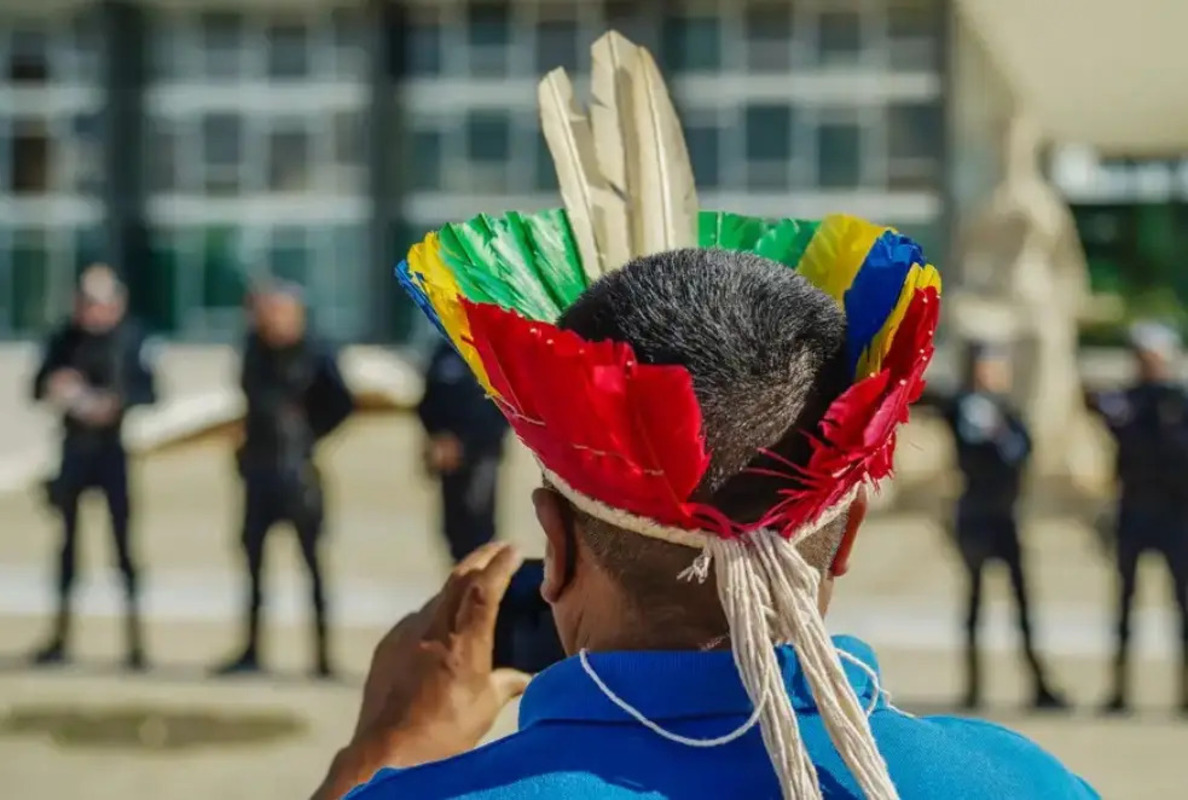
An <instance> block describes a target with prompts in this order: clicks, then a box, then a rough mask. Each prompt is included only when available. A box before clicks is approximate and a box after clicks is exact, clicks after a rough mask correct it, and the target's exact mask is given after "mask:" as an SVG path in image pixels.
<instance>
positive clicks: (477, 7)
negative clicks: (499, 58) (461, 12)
mask: <svg viewBox="0 0 1188 800" xmlns="http://www.w3.org/2000/svg"><path fill="white" fill-rule="evenodd" d="M466 18H467V31H468V33H469V37H468V39H469V43H470V46H471V47H499V48H506V47H508V46H510V44H511V6H510V4H509V3H508V2H507V0H502V2H501V1H500V0H471V2H470V4H469V8H468V9H467V15H466Z"/></svg>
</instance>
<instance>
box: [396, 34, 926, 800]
mask: <svg viewBox="0 0 1188 800" xmlns="http://www.w3.org/2000/svg"><path fill="white" fill-rule="evenodd" d="M592 53H593V75H592V78H593V88H594V91H593V102H592V105H591V110H590V113H589V114H588V115H587V114H585V113H583V112H582V110H581V109H579V108H578V106H577V104H576V101H575V99H574V91H573V86H572V84H571V83H570V81H569V78H568V77H567V76H566V74H565V72H564V71H563V70H555V71H553V72H551V73H549V75H547V76H546V77H545V78H544V80H543V81H542V82H541V84H540V93H539V95H540V106H541V117H542V127H543V129H544V133H545V137H546V139H547V140H548V144H549V148H550V150H551V152H552V155H553V158H554V161H555V163H556V168H557V174H558V176H559V178H560V185H561V195H562V198H563V200H564V204H565V209H564V210H550V211H542V212H537V213H516V212H509V213H507V214H505V215H503V216H501V217H491V216H486V215H480V216H478V217H476V218H474V219H472V220H470V221H468V222H464V223H458V224H452V225H446V226H445V227H444V228H442V229H441V230H440V231H438V232H436V233H431V234H429V235H428V236H427V237H425V239H424V241H422V242H421V243H420V244H418V245H416V246H415V247H413V248H412V250H411V252H410V253H409V256H408V260H407V261H405V262H403V263H401V264H400V265H399V267H398V268H397V277H398V279H399V280H400V282H401V284H402V285H403V286H404V287H405V288H406V289H407V290H408V292H409V294H410V295H411V296H412V297H413V299H414V300H415V301H416V302H417V304H418V305H419V306H420V307H421V309H422V310H423V311H424V312H425V314H426V316H427V317H428V318H429V319H430V320H431V321H432V322H433V323H434V324H435V325H436V326H437V327H438V328H439V329H440V330H441V331H442V333H443V334H445V335H446V336H447V337H448V338H449V339H450V341H451V342H453V344H454V345H455V346H456V347H457V348H458V350H459V352H460V353H461V354H462V355H463V357H464V358H465V359H466V361H467V363H468V364H469V365H470V367H471V369H472V370H473V371H474V374H475V375H476V376H477V377H478V379H479V381H480V382H481V383H482V384H483V386H484V387H485V388H486V389H487V391H488V393H489V394H490V395H491V397H492V398H493V399H494V401H495V402H496V403H498V404H499V406H500V408H501V409H502V410H503V411H504V413H505V414H506V416H507V418H508V420H509V421H510V423H511V425H512V427H513V429H514V430H515V432H516V434H517V435H518V436H519V437H520V439H521V440H522V441H523V442H524V443H525V444H526V445H527V446H528V448H529V449H530V450H531V451H532V452H533V454H534V455H535V457H536V459H537V461H538V462H539V464H540V466H541V468H542V470H543V472H544V474H545V475H546V477H547V478H548V480H549V482H550V483H551V484H552V485H553V486H554V487H555V488H556V489H557V490H558V491H559V492H561V493H562V494H563V495H564V496H565V497H566V498H567V499H568V500H570V501H571V502H572V503H574V504H575V505H576V506H577V507H579V508H580V509H582V510H583V511H585V512H586V513H589V514H591V515H592V516H594V517H597V518H599V519H602V520H605V521H607V522H609V523H611V524H614V525H616V526H618V527H620V528H623V529H625V530H628V531H634V532H636V533H639V534H642V535H645V536H651V537H655V538H660V539H665V540H668V541H672V542H676V543H679V544H684V545H688V546H691V547H695V548H698V549H700V551H701V553H700V555H699V556H698V557H697V558H696V559H695V560H694V563H693V566H692V567H691V568H690V569H689V570H688V571H687V572H686V574H685V575H684V576H683V577H685V578H690V577H694V578H699V579H701V580H704V579H705V578H706V576H707V575H708V570H709V568H710V565H711V563H713V564H715V569H716V571H717V582H718V592H719V596H720V598H721V601H722V604H723V608H724V610H725V612H726V617H727V620H728V621H729V623H730V628H731V630H730V633H731V638H732V642H733V648H734V653H735V660H736V662H737V663H738V666H739V672H740V675H741V677H742V680H743V683H744V685H745V686H746V688H747V691H748V693H749V694H750V696H751V698H752V700H753V701H754V703H755V707H756V713H755V718H754V719H753V720H752V722H751V724H754V722H755V721H758V722H759V723H760V724H761V729H762V731H763V737H764V741H765V743H766V745H767V748H768V751H769V753H770V754H771V756H772V760H773V763H774V765H775V767H776V772H777V774H778V775H779V778H780V782H781V786H782V787H783V791H784V794H785V796H788V797H792V796H795V797H797V798H808V797H818V796H819V795H820V788H819V786H818V785H817V777H816V772H815V769H814V768H813V766H812V763H811V762H810V761H809V759H808V755H807V752H806V751H805V750H804V747H803V745H802V743H801V742H800V738H799V732H798V729H797V723H796V716H795V713H794V712H793V710H792V707H791V704H790V702H789V701H788V698H787V696H786V693H785V691H784V689H783V685H782V681H781V678H780V673H779V667H778V664H777V663H776V658H775V655H774V652H773V649H772V643H773V642H789V643H791V644H792V645H793V646H794V647H795V648H796V650H797V652H798V654H799V657H800V661H801V663H802V665H803V667H804V670H805V673H806V676H807V677H808V679H809V683H810V685H811V686H812V688H813V693H814V696H815V697H816V698H817V703H818V707H819V708H820V710H821V713H822V717H823V719H824V721H825V723H826V727H827V728H828V730H829V732H830V735H831V737H832V738H833V740H834V742H835V744H836V745H837V747H838V750H839V752H840V753H841V754H842V756H843V758H844V759H845V760H846V762H847V764H848V765H849V766H850V768H851V770H852V771H853V773H854V775H855V778H856V779H857V780H858V782H859V784H860V785H861V786H862V788H863V790H864V792H865V793H866V795H867V796H869V797H871V798H877V799H878V800H883V799H884V798H890V797H895V796H896V795H895V789H894V787H893V786H892V784H891V782H890V779H889V778H888V777H887V771H886V765H885V764H884V763H883V761H882V758H881V757H880V756H879V754H878V751H877V748H876V747H875V745H874V742H873V739H872V737H871V733H870V728H869V724H868V723H867V721H866V716H865V714H864V713H863V711H862V709H861V708H860V707H859V705H858V701H857V698H856V697H855V695H854V692H853V689H852V688H851V687H850V685H849V683H848V682H847V680H846V678H845V675H844V672H843V671H842V668H841V665H840V662H839V661H838V656H837V654H836V652H835V651H834V650H833V648H832V645H831V643H830V641H829V638H828V636H827V634H826V633H825V629H824V625H823V623H822V621H821V618H820V614H819V612H818V611H817V607H816V604H817V590H818V581H819V578H820V574H819V572H818V571H817V570H816V569H815V568H813V567H811V566H809V565H808V564H807V563H806V562H805V561H804V559H803V558H802V557H801V556H800V555H799V553H798V552H797V550H796V547H795V546H794V544H793V543H795V542H797V541H799V540H801V539H803V538H804V537H806V536H809V535H811V534H812V533H814V532H816V531H817V530H819V529H821V528H822V527H824V525H826V524H827V523H828V522H829V521H831V520H832V519H834V518H836V517H837V516H839V515H840V514H842V513H844V512H845V511H846V510H847V509H848V507H849V504H850V502H851V501H852V500H853V498H854V497H855V495H856V494H857V492H858V491H859V489H860V488H861V487H862V486H863V485H865V484H872V483H876V482H877V481H879V480H880V479H882V478H884V477H886V476H887V475H888V474H889V473H890V471H891V466H892V454H893V451H894V448H895V431H896V428H897V427H898V425H899V424H900V423H902V422H904V421H906V419H907V409H908V405H909V404H910V403H911V402H913V401H914V400H916V399H917V398H918V397H919V395H920V392H921V391H922V389H923V385H924V381H923V373H924V370H925V368H926V367H927V365H928V362H929V359H930V358H931V356H932V352H933V348H932V336H933V331H934V329H935V327H936V319H937V314H938V312H939V294H940V279H939V276H938V275H937V272H936V270H935V269H934V268H933V267H932V266H930V265H928V264H927V263H926V261H925V259H924V256H923V254H922V253H921V251H920V248H919V247H918V246H917V245H916V244H915V243H913V242H912V241H911V240H910V239H908V238H906V237H904V236H902V235H900V234H899V233H897V232H896V231H895V230H894V229H892V228H886V227H881V226H877V225H872V224H870V223H868V222H865V221H862V220H859V219H856V218H854V217H849V216H844V215H837V216H830V217H826V218H825V219H824V220H821V221H819V222H817V221H804V220H793V219H782V220H774V221H769V220H762V219H756V218H752V217H745V216H739V215H736V214H730V213H725V212H712V211H699V210H698V206H697V195H696V190H695V188H694V184H693V174H692V169H691V167H690V163H689V158H688V153H687V151H686V148H685V142H684V137H683V134H682V132H681V128H680V124H679V121H678V119H677V116H676V112H675V111H674V109H673V106H672V102H671V100H670V99H669V96H668V93H667V90H666V89H665V86H664V83H663V80H662V79H661V77H660V74H659V71H658V70H657V68H656V65H655V63H654V62H653V60H652V57H651V55H650V54H649V53H648V52H647V51H646V50H644V49H642V48H639V47H637V46H635V45H633V44H632V43H630V42H629V41H627V40H626V39H625V38H623V37H622V36H620V35H619V34H617V33H613V32H612V33H608V34H607V35H605V36H604V37H602V38H601V39H599V40H598V41H597V42H596V43H595V44H594V46H593V50H592ZM682 247H705V248H709V247H718V248H725V249H729V250H739V251H749V252H752V253H756V254H758V255H761V256H764V257H766V258H768V259H771V260H773V261H776V262H779V263H781V264H784V265H786V266H787V267H788V268H789V269H794V270H796V271H798V272H799V273H800V274H801V275H803V276H804V277H805V278H807V279H808V280H809V281H810V282H812V283H813V284H814V285H815V286H817V287H818V288H819V289H820V290H821V291H823V292H825V293H826V294H828V295H829V296H830V297H832V298H833V299H834V300H835V301H836V302H837V303H838V304H839V305H840V306H841V307H842V308H843V309H844V311H845V315H846V319H847V341H846V349H847V356H848V359H849V364H850V367H851V369H852V370H853V376H854V382H853V385H852V386H851V387H850V388H849V389H848V390H847V391H846V392H845V393H843V394H842V396H841V397H839V398H838V399H837V400H836V401H835V402H834V403H833V404H832V406H831V407H830V408H829V409H828V411H827V413H826V414H825V417H824V419H823V421H822V422H821V424H820V428H819V430H817V431H815V432H814V433H813V434H812V444H813V446H812V455H811V457H810V459H809V461H808V463H807V464H801V465H795V466H793V465H789V467H790V468H792V469H795V471H796V480H794V481H791V480H790V481H789V487H788V488H787V489H786V490H785V491H784V492H783V494H782V497H781V498H780V501H779V502H778V503H777V504H776V505H775V506H774V507H773V508H772V509H770V510H769V512H768V513H767V514H766V515H764V516H763V518H762V519H760V520H758V521H756V522H754V523H750V524H740V523H738V522H736V521H733V520H730V519H727V518H725V517H724V515H723V514H722V513H721V512H719V511H718V510H716V509H714V508H711V507H708V506H705V505H702V504H699V503H697V502H694V501H693V500H691V499H690V498H691V496H692V494H693V491H694V489H695V488H696V487H697V486H698V484H699V483H700V481H701V479H702V476H703V474H704V473H705V471H706V469H707V467H708V464H709V456H708V454H707V452H706V446H705V441H704V438H703V432H702V419H701V409H700V406H699V404H698V401H697V397H696V396H695V395H694V392H693V384H692V379H691V377H690V375H689V373H688V372H687V371H686V370H685V369H684V368H682V367H678V366H659V365H649V364H641V363H639V362H638V361H637V360H636V358H635V354H634V353H633V352H632V348H631V346H630V345H629V344H628V343H625V342H613V341H602V342H592V341H586V340H584V339H582V338H581V337H579V336H578V335H576V334H575V333H573V332H570V331H564V330H561V329H560V328H558V327H557V326H556V324H555V323H556V321H557V319H558V317H560V315H561V314H562V312H563V311H564V310H565V309H566V308H568V307H569V306H570V305H571V304H572V303H573V302H574V301H575V300H576V299H577V298H578V297H579V296H580V295H581V294H582V292H584V291H585V290H586V289H587V287H589V286H590V284H591V283H593V282H594V281H596V280H597V279H598V278H599V277H600V276H602V275H604V274H606V273H608V272H610V271H613V270H615V269H618V268H619V267H621V266H623V265H624V264H625V263H626V262H628V261H629V260H631V259H632V258H635V257H638V256H642V255H648V254H652V253H656V252H661V251H664V250H671V249H677V248H682Z"/></svg>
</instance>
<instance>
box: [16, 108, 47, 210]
mask: <svg viewBox="0 0 1188 800" xmlns="http://www.w3.org/2000/svg"><path fill="white" fill-rule="evenodd" d="M14 127H15V130H14V131H13V136H12V153H11V161H10V164H9V172H8V174H9V175H11V176H12V193H13V194H16V195H39V194H46V193H48V192H49V191H50V190H51V185H52V182H53V164H52V157H53V154H52V145H53V140H52V139H51V138H50V136H49V131H48V128H47V126H46V124H45V123H44V122H20V121H18V122H17V123H16V125H15V126H14Z"/></svg>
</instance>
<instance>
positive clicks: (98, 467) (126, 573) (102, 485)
mask: <svg viewBox="0 0 1188 800" xmlns="http://www.w3.org/2000/svg"><path fill="white" fill-rule="evenodd" d="M46 488H47V492H48V495H49V497H48V500H49V502H50V504H51V505H52V506H53V508H54V509H55V510H56V511H57V512H58V513H59V514H60V515H61V518H62V538H61V543H60V548H59V550H58V576H57V587H56V588H57V595H58V616H57V625H56V630H55V634H54V638H55V640H56V641H58V642H61V641H63V640H64V639H65V638H66V636H67V634H68V628H69V624H70V597H71V594H72V593H73V589H74V582H75V578H76V576H77V562H78V509H79V501H80V500H81V499H82V496H83V494H85V493H86V492H87V491H88V490H90V489H98V490H99V491H101V492H102V493H103V496H104V499H105V500H106V501H107V510H108V514H109V516H110V519H111V537H112V541H113V542H114V544H115V556H116V565H117V566H118V567H119V570H120V575H121V576H122V578H123V582H124V591H125V594H126V596H127V610H128V621H129V646H130V647H132V648H133V649H138V648H139V646H140V641H139V631H138V626H137V619H136V617H137V598H138V589H139V570H138V569H137V567H136V562H135V559H134V558H133V554H132V542H131V539H130V525H129V518H130V516H131V511H130V505H129V500H128V459H127V454H126V453H125V452H124V448H123V445H122V444H120V442H119V441H118V440H114V441H110V442H85V443H78V442H72V441H69V440H68V441H66V442H65V444H64V445H63V447H62V464H61V468H60V469H59V472H58V475H57V477H55V478H54V479H52V480H51V481H50V482H49V484H48V485H47V487H46Z"/></svg>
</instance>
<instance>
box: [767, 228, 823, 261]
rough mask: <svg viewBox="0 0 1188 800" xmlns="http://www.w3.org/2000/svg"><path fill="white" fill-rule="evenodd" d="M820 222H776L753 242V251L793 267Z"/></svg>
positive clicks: (806, 247)
mask: <svg viewBox="0 0 1188 800" xmlns="http://www.w3.org/2000/svg"><path fill="white" fill-rule="evenodd" d="M819 224H820V223H818V222H816V221H808V220H801V219H782V220H780V221H779V222H776V223H775V224H774V225H772V226H771V228H769V229H768V231H767V232H766V233H764V234H763V236H762V237H760V239H759V241H758V242H756V243H755V247H754V252H755V253H757V254H758V255H761V256H763V257H764V258H770V259H771V260H772V261H778V262H780V263H781V264H784V265H786V266H789V267H792V268H793V269H795V268H796V267H797V265H799V264H800V259H801V256H803V255H804V251H805V250H806V249H808V246H809V242H811V241H812V239H813V235H814V234H815V233H816V232H817V226H818V225H819Z"/></svg>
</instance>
